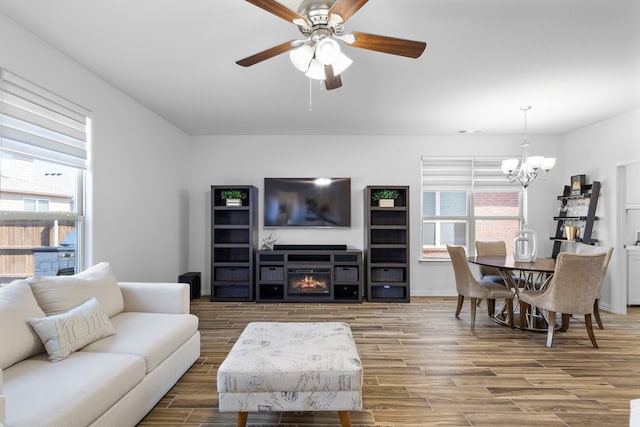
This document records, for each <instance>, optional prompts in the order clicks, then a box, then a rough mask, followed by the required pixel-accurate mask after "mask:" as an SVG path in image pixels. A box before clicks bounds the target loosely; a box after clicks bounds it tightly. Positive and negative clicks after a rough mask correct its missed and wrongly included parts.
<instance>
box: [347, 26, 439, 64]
mask: <svg viewBox="0 0 640 427" xmlns="http://www.w3.org/2000/svg"><path fill="white" fill-rule="evenodd" d="M353 36H354V37H355V41H353V42H352V43H349V42H350V41H351V40H348V41H347V43H349V45H350V46H353V47H358V48H360V49H368V50H375V51H377V52H382V53H390V54H392V55H400V56H406V57H409V58H418V57H419V56H420V55H422V52H424V49H425V48H426V47H427V44H426V43H425V42H417V41H413V40H405V39H397V38H395V37H387V36H378V35H375V34H367V33H358V32H354V33H353ZM346 40H347V39H346V38H345V41H346Z"/></svg>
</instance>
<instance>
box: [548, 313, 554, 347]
mask: <svg viewBox="0 0 640 427" xmlns="http://www.w3.org/2000/svg"><path fill="white" fill-rule="evenodd" d="M548 323H549V327H548V328H547V347H549V348H551V346H552V345H553V333H554V332H555V330H556V312H555V311H549V322H548Z"/></svg>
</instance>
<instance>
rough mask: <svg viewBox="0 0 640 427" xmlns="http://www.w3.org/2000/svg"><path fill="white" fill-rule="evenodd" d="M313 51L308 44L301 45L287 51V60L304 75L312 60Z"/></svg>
mask: <svg viewBox="0 0 640 427" xmlns="http://www.w3.org/2000/svg"><path fill="white" fill-rule="evenodd" d="M313 55H314V51H313V48H312V47H311V46H309V45H308V44H303V45H302V46H300V47H297V48H295V49H292V50H290V51H289V59H291V62H292V63H293V65H294V66H295V67H296V68H297V69H298V70H300V71H302V72H303V73H306V72H307V70H308V69H309V64H310V63H311V60H312V59H313Z"/></svg>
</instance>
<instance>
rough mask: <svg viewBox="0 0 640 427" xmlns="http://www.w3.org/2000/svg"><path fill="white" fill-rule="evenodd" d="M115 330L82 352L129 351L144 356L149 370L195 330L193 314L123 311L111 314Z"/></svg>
mask: <svg viewBox="0 0 640 427" xmlns="http://www.w3.org/2000/svg"><path fill="white" fill-rule="evenodd" d="M111 323H112V324H113V326H114V328H115V329H116V331H117V333H116V334H115V335H112V336H110V337H107V338H104V339H101V340H99V341H96V342H94V343H92V344H89V345H88V346H86V347H85V348H83V349H82V351H83V352H100V353H128V354H135V355H137V356H140V357H143V358H144V359H145V362H146V365H147V367H146V369H147V372H150V371H152V370H153V369H154V368H155V367H156V366H158V364H160V363H161V362H162V361H163V360H164V359H166V358H167V357H168V356H169V355H170V354H171V353H173V352H174V351H175V350H176V349H177V348H178V347H180V346H181V345H182V344H184V343H185V342H187V340H188V339H189V338H191V337H192V336H193V334H194V333H195V332H196V331H197V330H198V318H197V317H196V316H194V315H192V314H163V313H131V312H123V313H120V314H118V315H116V316H114V317H112V318H111Z"/></svg>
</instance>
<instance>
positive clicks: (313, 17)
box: [236, 0, 427, 90]
mask: <svg viewBox="0 0 640 427" xmlns="http://www.w3.org/2000/svg"><path fill="white" fill-rule="evenodd" d="M247 1H248V2H249V3H251V4H253V5H255V6H258V7H260V8H262V9H264V10H266V11H267V12H269V13H272V14H274V15H276V16H277V17H279V18H282V19H284V20H286V21H288V22H291V23H293V24H295V25H297V26H298V28H299V30H300V32H301V33H302V34H303V35H304V36H305V38H304V39H301V40H290V41H288V42H285V43H282V44H280V45H277V46H274V47H272V48H270V49H267V50H264V51H262V52H259V53H256V54H255V55H251V56H249V57H247V58H244V59H241V60H239V61H236V64H238V65H242V66H243V67H249V66H251V65H255V64H257V63H259V62H262V61H265V60H267V59H269V58H273V57H274V56H277V55H280V54H282V53H285V52H289V56H290V58H291V62H293V65H294V66H295V67H296V68H298V69H299V70H300V71H302V72H303V73H305V75H306V76H307V77H309V78H312V79H316V80H324V83H325V87H326V88H327V89H328V90H331V89H337V88H339V87H341V86H342V79H341V78H340V73H342V72H343V71H344V70H346V69H347V68H348V67H349V66H350V65H351V63H352V62H353V61H352V60H351V59H349V58H348V57H347V56H346V55H345V54H344V53H343V52H342V51H341V49H340V44H339V43H338V41H342V42H344V43H346V44H347V45H349V46H353V47H357V48H360V49H367V50H374V51H377V52H382V53H389V54H392V55H400V56H406V57H409V58H418V57H420V55H422V52H424V50H425V48H426V47H427V44H426V43H424V42H418V41H413V40H405V39H398V38H395V37H387V36H379V35H375V34H368V33H361V32H350V33H345V27H344V24H345V23H346V22H347V21H348V20H349V19H350V18H351V17H352V16H353V15H354V14H355V13H356V12H357V11H358V10H360V8H361V7H362V6H364V5H365V3H367V1H368V0H304V1H303V2H302V3H301V5H300V7H299V8H298V11H297V12H294V11H293V10H291V9H289V8H288V7H286V6H284V5H283V4H281V3H279V2H277V1H276V0H247Z"/></svg>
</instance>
